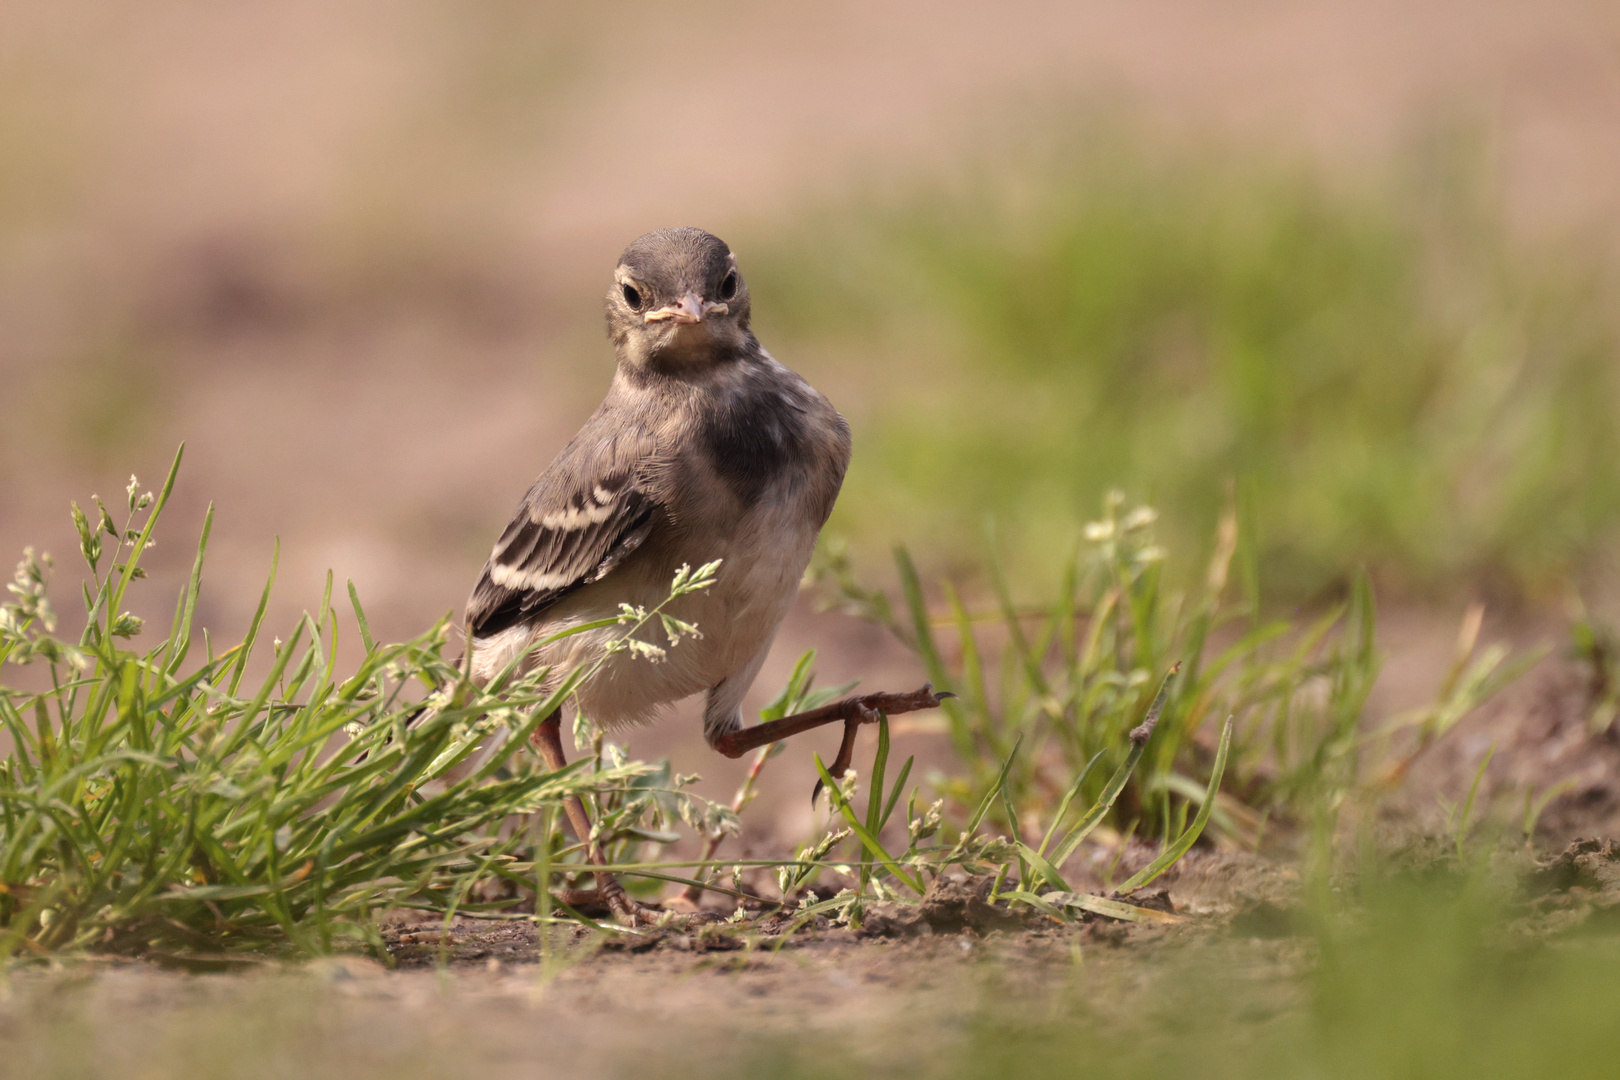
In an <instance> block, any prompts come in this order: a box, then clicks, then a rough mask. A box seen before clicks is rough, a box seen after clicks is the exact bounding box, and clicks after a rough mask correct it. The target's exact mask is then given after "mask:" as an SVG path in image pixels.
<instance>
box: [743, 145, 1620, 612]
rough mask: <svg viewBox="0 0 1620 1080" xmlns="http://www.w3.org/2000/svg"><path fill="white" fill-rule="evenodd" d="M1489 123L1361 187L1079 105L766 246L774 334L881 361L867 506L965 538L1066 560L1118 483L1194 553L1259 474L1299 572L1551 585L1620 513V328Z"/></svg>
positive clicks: (970, 551)
mask: <svg viewBox="0 0 1620 1080" xmlns="http://www.w3.org/2000/svg"><path fill="white" fill-rule="evenodd" d="M1470 134H1471V133H1470V132H1468V131H1466V130H1462V131H1456V132H1444V131H1442V132H1437V133H1435V134H1432V135H1429V136H1427V137H1426V138H1424V139H1423V140H1421V141H1419V142H1417V143H1415V144H1414V145H1412V146H1411V147H1409V148H1407V149H1404V150H1403V151H1402V152H1401V154H1400V155H1399V156H1398V157H1397V158H1396V159H1395V161H1394V162H1393V163H1392V164H1391V165H1390V166H1389V168H1388V171H1387V173H1386V174H1384V175H1381V176H1379V177H1378V178H1377V179H1376V181H1375V182H1374V183H1373V184H1371V185H1369V186H1368V187H1366V188H1364V189H1361V190H1357V191H1353V192H1346V191H1342V190H1335V189H1334V188H1333V187H1332V186H1331V185H1330V183H1328V182H1327V181H1325V180H1323V179H1322V178H1320V177H1317V176H1313V175H1312V174H1311V173H1310V172H1308V171H1307V170H1305V169H1303V168H1298V167H1295V168H1289V167H1285V166H1280V165H1278V164H1276V163H1274V162H1271V161H1267V160H1265V159H1263V158H1260V159H1252V160H1251V159H1242V158H1239V159H1236V160H1233V159H1231V158H1230V157H1229V156H1228V157H1222V156H1219V155H1217V154H1216V153H1215V152H1213V151H1211V150H1208V149H1206V148H1191V149H1189V148H1185V147H1178V148H1174V149H1170V150H1166V149H1165V148H1163V147H1162V146H1154V145H1148V144H1145V143H1144V141H1143V140H1142V139H1141V138H1140V137H1133V135H1132V133H1131V131H1130V130H1129V129H1128V128H1127V127H1126V126H1125V125H1123V124H1121V123H1119V122H1117V121H1110V122H1105V121H1097V120H1093V122H1092V123H1090V124H1084V125H1082V124H1075V123H1069V124H1063V123H1061V122H1053V123H1052V124H1051V125H1050V127H1049V128H1048V129H1047V130H1046V131H1044V132H1043V135H1044V136H1045V139H1046V140H1048V141H1045V142H1043V143H1040V144H1035V143H1034V142H1033V141H1031V140H1025V141H1023V142H1020V143H1016V144H1014V145H1010V146H1009V145H1007V144H1006V143H1005V141H1004V140H999V139H997V138H996V137H995V136H994V135H987V137H986V139H985V140H984V141H985V144H986V147H987V148H988V149H989V150H990V151H991V152H990V153H989V154H988V155H986V156H987V158H988V159H989V161H990V162H993V163H994V164H993V165H992V164H988V163H985V162H975V163H973V164H972V165H971V166H969V167H968V168H966V169H965V170H963V171H962V174H961V175H959V176H957V177H955V178H954V179H955V182H954V183H951V184H946V183H942V182H939V181H936V180H928V181H923V182H919V183H917V184H916V185H915V186H912V187H908V188H906V189H904V190H903V191H901V192H899V193H896V194H893V195H890V196H888V197H887V198H884V199H881V200H879V199H870V198H869V199H857V200H851V201H849V202H845V203H840V204H838V205H836V206H832V207H817V208H816V210H815V211H814V212H813V213H812V215H811V222H812V224H811V225H810V226H809V227H803V226H799V225H798V223H797V222H795V221H794V219H787V220H788V222H790V223H791V224H789V225H788V228H786V229H778V230H776V231H774V232H772V233H770V234H767V235H766V236H764V237H762V238H761V240H760V241H759V242H758V243H757V244H756V245H755V246H757V247H759V248H761V249H762V250H763V252H764V254H765V260H764V262H763V268H762V271H756V274H757V275H758V276H759V277H760V282H761V284H760V286H759V287H760V289H761V292H762V295H765V296H773V297H779V298H780V299H778V302H777V303H776V304H774V305H770V306H766V305H763V304H762V305H761V317H760V322H761V325H762V327H764V328H765V330H766V331H768V333H767V340H768V341H776V340H784V341H788V342H791V343H792V345H793V351H794V352H795V353H799V352H805V353H809V354H811V355H816V356H818V358H819V357H820V356H823V355H824V356H826V357H827V358H828V360H827V362H828V363H830V364H834V365H842V366H843V367H845V368H846V369H848V370H851V371H856V370H858V371H859V372H861V377H862V378H863V379H864V380H865V382H866V386H867V390H866V393H865V394H864V395H863V396H862V398H861V400H860V401H859V402H858V404H857V408H859V409H860V410H861V412H860V419H861V421H862V422H861V424H860V425H859V426H858V431H859V432H860V433H861V434H862V435H864V436H865V438H864V440H863V442H862V444H861V448H862V450H863V451H864V454H863V456H861V457H859V458H858V459H857V464H856V465H855V466H854V467H853V469H852V471H851V475H850V482H849V487H848V489H847V493H846V495H845V497H844V499H843V501H842V503H841V505H840V510H839V516H838V518H837V519H836V522H835V526H834V527H835V529H839V530H846V531H848V532H849V533H850V534H853V535H854V536H856V537H859V538H869V539H872V540H892V539H907V540H909V541H910V542H912V543H913V544H915V545H916V546H919V547H921V548H922V549H923V550H924V551H925V552H926V553H928V554H929V555H931V556H933V557H934V558H935V559H936V560H937V559H952V558H956V559H965V558H969V557H972V556H975V555H977V554H978V553H979V552H980V551H982V549H983V547H984V528H983V523H984V521H985V519H987V518H991V519H994V520H995V521H996V523H997V525H998V532H999V535H1000V537H1001V538H1002V547H1003V548H1004V550H1005V551H1006V552H1007V553H1008V554H1009V555H1010V557H1009V558H1008V562H1009V564H1010V565H1011V566H1012V567H1014V568H1015V572H1022V573H1024V574H1028V573H1030V572H1031V571H1035V570H1039V571H1044V572H1046V574H1047V576H1050V574H1051V571H1052V570H1053V569H1054V568H1055V566H1056V564H1057V563H1058V561H1059V560H1060V559H1061V558H1063V557H1064V555H1065V554H1066V553H1067V552H1068V551H1069V550H1070V549H1071V548H1072V545H1073V543H1074V539H1075V536H1076V532H1077V529H1076V524H1077V522H1080V521H1083V520H1090V519H1091V518H1093V517H1095V516H1096V515H1097V512H1098V508H1099V507H1100V505H1101V501H1102V496H1103V493H1104V492H1105V491H1106V490H1108V489H1109V488H1110V487H1119V488H1122V489H1124V490H1125V492H1126V493H1127V495H1128V496H1130V497H1132V498H1135V499H1138V500H1144V501H1147V502H1149V503H1151V504H1152V505H1154V506H1156V507H1159V508H1161V510H1162V512H1163V514H1164V515H1165V521H1166V531H1165V533H1164V535H1165V536H1166V538H1167V539H1168V540H1169V541H1170V545H1169V546H1170V547H1171V548H1172V550H1175V551H1177V552H1184V553H1189V554H1190V553H1196V552H1200V551H1201V550H1204V549H1207V547H1208V546H1209V545H1210V543H1211V542H1212V538H1213V533H1214V526H1215V522H1216V520H1217V517H1218V515H1219V513H1220V511H1221V509H1222V507H1223V504H1225V503H1227V502H1229V501H1232V500H1235V501H1236V502H1237V504H1238V505H1239V507H1240V508H1241V510H1242V512H1243V518H1244V524H1245V525H1246V526H1247V527H1248V529H1249V530H1250V532H1251V533H1252V535H1253V536H1254V537H1255V538H1257V542H1258V545H1259V551H1258V555H1259V558H1260V566H1261V568H1262V575H1263V577H1264V581H1265V587H1266V589H1267V590H1268V593H1269V595H1270V596H1271V598H1272V599H1273V600H1274V601H1277V600H1281V601H1283V602H1297V601H1300V600H1309V599H1312V598H1320V597H1321V596H1322V595H1323V594H1324V593H1325V592H1332V591H1336V590H1338V589H1339V587H1340V586H1341V585H1342V583H1343V582H1344V581H1345V580H1346V579H1347V577H1348V575H1349V574H1350V573H1351V572H1352V571H1353V570H1354V568H1356V567H1357V566H1359V565H1365V566H1367V567H1369V568H1370V569H1372V570H1373V571H1374V573H1375V575H1376V577H1377V579H1378V580H1379V582H1380V584H1381V585H1382V586H1383V587H1384V589H1383V591H1385V592H1386V594H1392V595H1394V596H1395V597H1399V598H1407V599H1413V598H1417V599H1422V598H1429V599H1433V598H1434V597H1436V596H1444V595H1453V594H1455V593H1456V592H1457V591H1459V590H1466V589H1470V588H1475V589H1481V588H1482V589H1485V590H1488V592H1489V593H1494V594H1495V595H1497V596H1503V595H1506V596H1508V597H1513V598H1523V597H1542V598H1545V597H1546V596H1548V595H1549V594H1550V593H1553V589H1552V586H1554V585H1556V584H1558V583H1559V582H1560V581H1561V580H1562V579H1563V578H1564V577H1565V576H1566V575H1569V574H1571V573H1574V572H1576V571H1579V570H1580V569H1581V568H1583V566H1585V565H1586V564H1587V562H1588V560H1590V559H1591V557H1592V556H1594V555H1595V554H1596V553H1597V552H1599V551H1601V550H1602V549H1603V547H1604V545H1605V544H1606V543H1608V542H1610V541H1612V539H1613V537H1614V528H1615V524H1616V521H1617V512H1620V437H1617V435H1616V425H1615V422H1614V417H1615V415H1616V407H1617V406H1620V382H1617V372H1620V367H1617V365H1616V357H1617V353H1616V345H1617V340H1616V336H1615V335H1616V330H1617V329H1620V324H1616V323H1615V321H1614V315H1615V308H1614V306H1613V295H1612V283H1611V282H1610V281H1609V280H1608V279H1607V276H1606V274H1605V272H1604V269H1603V266H1602V265H1601V263H1599V262H1598V261H1597V259H1596V258H1595V257H1594V253H1593V252H1591V251H1590V250H1586V251H1583V250H1581V249H1580V248H1579V247H1576V246H1575V245H1571V244H1565V245H1562V246H1559V247H1557V248H1554V249H1551V250H1549V249H1545V248H1543V249H1537V248H1536V247H1534V246H1532V245H1530V244H1528V243H1523V242H1519V243H1515V242H1514V241H1513V240H1511V239H1510V238H1509V237H1507V236H1505V235H1504V231H1503V223H1502V220H1501V214H1500V209H1499V206H1498V205H1497V203H1496V202H1495V200H1493V198H1492V195H1493V194H1494V192H1493V189H1492V188H1491V180H1490V176H1489V173H1488V168H1487V166H1486V164H1485V162H1484V159H1483V154H1482V149H1481V147H1480V145H1479V144H1478V141H1477V140H1476V139H1473V138H1470V137H1469V136H1470ZM796 226H797V227H796ZM783 301H785V302H783ZM778 328H780V333H779V334H778ZM801 343H803V344H802V345H801ZM783 347H784V348H787V347H788V346H786V345H784V346H783ZM896 519H897V520H898V522H900V523H903V525H897V523H896ZM1187 565H1189V566H1196V565H1197V562H1196V561H1194V560H1189V561H1188V563H1187Z"/></svg>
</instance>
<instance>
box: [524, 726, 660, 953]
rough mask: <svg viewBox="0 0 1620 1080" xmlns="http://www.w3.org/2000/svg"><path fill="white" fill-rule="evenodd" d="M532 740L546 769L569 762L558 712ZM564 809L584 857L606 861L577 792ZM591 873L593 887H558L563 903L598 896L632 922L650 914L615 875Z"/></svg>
mask: <svg viewBox="0 0 1620 1080" xmlns="http://www.w3.org/2000/svg"><path fill="white" fill-rule="evenodd" d="M533 739H534V745H535V748H536V749H538V750H539V751H540V756H541V757H542V758H544V759H545V761H546V768H548V769H551V770H553V771H555V770H557V769H560V768H562V767H563V766H564V765H566V764H568V759H567V758H565V757H564V756H563V748H562V714H561V713H560V712H554V713H552V714H551V715H550V716H548V717H546V718H545V719H544V720H542V721H540V726H539V727H537V728H536V729H535V732H534V736H533ZM563 809H564V810H565V811H566V812H567V813H568V821H569V824H571V825H573V827H574V835H576V836H578V837H579V840H580V843H582V844H584V845H585V857H586V858H587V859H589V860H590V861H591V862H592V863H593V864H595V865H597V866H602V865H604V864H606V862H607V859H606V858H605V857H604V856H603V854H602V846H601V845H600V844H598V843H597V842H596V841H595V840H592V839H591V819H590V815H589V814H587V813H586V812H585V803H584V802H582V801H581V800H580V797H579V796H578V795H569V796H568V797H567V798H565V799H564V800H563ZM593 874H594V875H595V877H596V888H595V889H593V890H584V889H560V890H558V892H557V896H558V897H559V898H561V900H562V901H563V903H565V904H580V903H589V902H591V901H593V900H598V899H599V900H601V901H602V902H603V903H605V904H607V906H608V907H609V908H610V909H612V911H613V913H614V914H615V915H620V916H623V917H625V918H628V919H629V920H630V922H631V925H635V924H636V923H638V922H645V921H647V919H648V918H649V916H650V914H651V913H650V912H649V911H648V909H647V908H645V907H643V906H642V905H640V904H638V903H636V902H635V901H634V900H632V899H631V898H630V897H629V895H628V894H626V893H625V891H624V886H622V885H620V884H619V879H618V878H616V877H614V876H613V875H612V874H610V873H608V872H606V871H605V870H596V871H593Z"/></svg>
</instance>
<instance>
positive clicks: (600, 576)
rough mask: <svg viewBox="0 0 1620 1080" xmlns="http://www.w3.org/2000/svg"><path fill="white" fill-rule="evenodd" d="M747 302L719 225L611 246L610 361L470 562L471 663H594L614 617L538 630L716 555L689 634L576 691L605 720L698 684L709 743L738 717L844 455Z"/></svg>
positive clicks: (665, 582)
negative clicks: (657, 654) (606, 374)
mask: <svg viewBox="0 0 1620 1080" xmlns="http://www.w3.org/2000/svg"><path fill="white" fill-rule="evenodd" d="M750 310H751V305H750V297H749V293H748V287H747V284H746V282H745V281H744V280H743V278H742V275H741V272H740V271H739V270H738V267H737V262H736V258H735V256H733V255H732V253H731V251H730V249H729V248H728V247H726V245H725V244H724V243H723V242H721V241H720V240H719V239H718V238H717V237H714V236H711V235H710V234H708V233H706V232H703V231H702V230H700V229H667V230H662V231H660V232H655V233H649V234H647V235H646V236H643V237H641V238H640V239H638V240H636V241H635V242H634V243H632V244H631V245H630V246H629V247H628V248H626V249H625V251H624V254H623V255H622V256H621V257H620V260H619V265H618V267H617V269H616V270H615V273H614V281H613V285H612V287H611V288H610V289H609V292H608V296H607V301H606V314H607V324H608V335H609V338H610V339H611V340H612V342H613V344H614V348H615V351H616V352H617V354H618V369H617V371H616V373H615V375H614V378H613V382H612V385H611V387H610V388H609V390H608V394H607V397H606V399H605V400H604V401H603V402H602V404H601V405H600V406H599V407H598V408H597V410H596V412H595V413H593V414H592V416H591V417H590V419H589V420H587V421H586V423H585V426H584V427H583V428H581V430H580V432H579V434H577V435H576V436H575V437H574V438H573V440H572V441H571V442H569V444H568V445H567V446H566V447H565V448H564V449H563V451H562V453H560V454H559V455H558V456H557V458H556V459H555V460H554V461H553V462H552V463H551V464H550V466H548V467H547V468H546V470H545V472H543V473H542V474H541V476H540V478H539V479H538V480H537V481H536V482H535V484H534V486H533V487H532V488H530V489H529V492H528V494H527V495H526V496H524V498H523V501H522V502H521V504H520V505H519V507H518V511H517V513H516V515H515V516H514V517H513V519H512V522H511V524H510V525H508V526H507V528H506V530H505V532H503V533H502V535H501V538H500V540H499V541H498V542H497V543H496V545H495V547H494V550H493V551H492V552H491V554H490V558H489V561H488V562H487V563H485V565H484V570H483V573H482V575H481V576H480V577H479V580H478V584H477V585H476V586H475V587H474V589H473V592H472V596H471V599H470V600H469V601H468V605H467V626H468V628H469V631H470V633H471V635H472V638H473V644H472V648H473V670H474V674H475V675H476V676H479V677H488V675H490V674H492V673H493V672H494V671H496V670H499V669H500V668H501V667H502V666H504V665H505V664H506V663H508V662H509V661H510V660H511V659H512V658H513V657H515V656H516V655H518V653H519V652H524V651H530V650H532V653H531V658H530V660H529V661H528V663H530V664H547V665H552V666H553V668H554V669H555V670H556V671H557V672H558V674H559V676H560V674H561V673H562V672H564V671H567V670H569V669H571V668H572V667H573V666H574V665H576V664H580V663H590V662H592V661H593V660H594V659H595V658H596V657H598V656H600V654H601V650H602V649H603V648H604V647H605V646H606V645H607V643H608V642H610V641H611V640H613V638H614V637H616V636H617V635H619V634H621V633H623V630H622V629H620V628H617V627H614V628H608V629H604V630H596V631H591V632H588V633H584V634H580V635H576V636H573V637H569V638H566V639H563V640H562V641H560V642H555V643H552V644H549V645H546V644H542V645H539V646H538V647H536V642H539V641H541V640H542V639H543V638H546V637H548V636H550V635H551V634H554V633H555V632H556V631H558V630H561V629H564V628H567V627H571V626H575V625H579V624H581V623H584V622H588V621H593V620H595V619H599V618H603V617H607V616H611V615H613V614H615V613H616V612H617V611H618V610H619V605H620V604H621V603H628V604H633V605H642V606H647V607H651V606H652V605H654V604H656V603H658V602H659V601H660V600H662V599H663V598H664V596H665V594H666V593H667V590H668V587H669V582H670V579H671V578H672V577H673V575H674V573H675V571H676V569H677V568H678V567H680V566H681V565H682V564H687V565H691V566H697V565H700V564H702V563H705V562H709V561H712V560H714V559H721V560H722V564H721V566H720V570H719V578H718V581H717V582H716V584H715V585H714V586H713V587H712V588H710V589H709V590H707V591H705V592H703V593H698V594H694V595H692V596H688V597H684V598H682V600H681V601H680V604H681V607H680V608H679V609H677V610H675V611H673V612H672V614H675V615H677V616H678V617H679V618H682V619H684V620H686V621H688V622H692V623H695V624H696V625H697V626H698V628H699V631H700V632H701V634H702V637H701V638H700V639H699V640H696V641H692V640H688V641H683V642H682V643H681V644H680V645H679V646H678V647H676V648H674V649H671V650H670V652H669V656H668V658H667V659H666V660H665V661H663V662H661V663H657V664H653V663H649V662H648V661H647V660H646V659H642V658H635V657H631V656H628V655H626V654H623V653H620V654H616V655H615V656H614V657H612V658H611V659H610V660H609V661H608V663H607V664H606V665H604V667H603V668H602V669H601V670H600V671H599V672H598V673H597V674H596V675H595V676H594V677H593V678H592V679H591V680H590V682H589V683H587V684H586V685H585V686H584V687H582V688H581V690H580V692H579V694H578V698H579V701H580V704H581V707H582V708H584V710H585V712H586V713H587V715H589V716H590V717H591V719H593V720H595V721H596V722H597V723H599V724H602V725H604V726H607V727H611V726H614V725H617V724H623V723H629V722H636V721H641V720H645V719H648V718H649V717H650V716H651V715H653V714H654V713H655V712H656V711H657V709H658V708H659V707H660V706H662V705H664V704H666V703H668V702H672V701H675V700H677V699H679V698H682V697H686V696H688V695H690V694H693V693H697V692H700V691H707V693H708V704H707V707H706V709H705V712H704V731H705V735H706V736H707V737H708V739H709V741H710V743H711V744H713V743H714V741H715V740H716V739H717V738H719V737H720V736H722V735H724V734H726V733H727V732H730V731H733V730H735V729H736V728H737V727H738V726H740V724H741V722H742V721H741V714H740V706H741V703H742V698H743V695H744V694H745V693H746V691H747V689H748V687H749V685H750V684H751V683H752V682H753V680H754V677H755V675H756V674H757V673H758V671H759V666H760V664H761V663H762V662H763V660H764V658H765V654H766V652H767V651H768V650H769V648H770V643H771V640H772V638H773V636H774V635H775V632H776V629H777V626H778V625H779V624H780V622H781V620H782V617H783V616H784V615H785V614H786V612H787V609H788V607H789V605H790V604H791V602H792V599H793V596H794V593H795V591H796V589H797V586H798V582H799V579H800V577H801V576H802V574H803V572H804V568H805V565H806V564H807V563H808V561H809V558H810V554H811V551H812V549H813V548H814V546H815V540H816V536H817V534H818V533H819V531H820V529H821V527H822V525H823V524H824V523H825V522H826V520H827V516H828V514H829V513H831V511H832V506H833V501H834V499H836V497H837V495H838V490H839V487H840V485H841V484H842V482H843V477H844V471H845V468H846V467H847V465H848V462H849V453H850V439H849V428H848V425H847V424H846V423H845V422H844V419H843V417H841V416H839V415H838V413H837V411H836V410H834V409H833V407H832V405H831V404H830V403H829V402H828V401H827V399H826V398H825V397H823V396H822V395H821V394H820V393H818V392H817V391H816V390H815V389H814V388H813V387H811V386H810V385H809V384H808V383H807V382H805V381H804V379H802V378H800V377H799V376H798V375H797V374H796V373H794V372H793V371H791V370H789V369H788V368H786V367H784V366H783V365H782V364H780V363H778V362H777V361H776V360H775V359H773V358H772V357H771V356H770V354H769V353H767V352H766V351H765V349H764V348H763V347H762V346H761V345H760V343H759V341H758V339H757V338H755V336H754V334H753V332H752V330H751V329H750V325H749V322H750V319H749V316H750Z"/></svg>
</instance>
